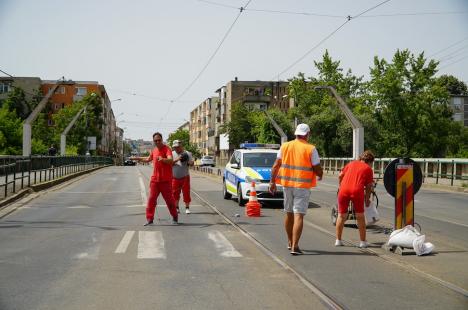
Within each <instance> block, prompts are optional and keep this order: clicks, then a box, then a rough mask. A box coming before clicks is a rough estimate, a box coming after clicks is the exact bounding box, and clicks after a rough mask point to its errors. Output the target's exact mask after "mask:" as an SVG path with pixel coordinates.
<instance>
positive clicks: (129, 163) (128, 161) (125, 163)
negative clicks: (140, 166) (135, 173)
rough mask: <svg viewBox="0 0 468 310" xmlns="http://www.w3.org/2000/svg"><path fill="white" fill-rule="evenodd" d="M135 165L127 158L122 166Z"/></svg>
mask: <svg viewBox="0 0 468 310" xmlns="http://www.w3.org/2000/svg"><path fill="white" fill-rule="evenodd" d="M135 165H136V162H135V161H133V160H131V159H129V158H127V159H126V160H125V161H124V166H135Z"/></svg>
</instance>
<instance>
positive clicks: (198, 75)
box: [161, 0, 252, 121]
mask: <svg viewBox="0 0 468 310" xmlns="http://www.w3.org/2000/svg"><path fill="white" fill-rule="evenodd" d="M251 1H252V0H248V1H247V2H246V4H245V5H244V6H243V7H240V8H239V13H238V14H237V16H236V18H235V19H234V21H233V22H232V23H231V25H230V26H229V28H228V30H227V31H226V33H225V34H224V36H223V37H222V39H221V41H220V42H219V43H218V46H217V47H216V49H215V50H214V52H213V53H212V54H211V56H210V57H209V58H208V61H207V62H206V63H205V65H204V66H203V68H202V69H201V70H200V72H199V73H198V74H197V75H196V76H195V78H194V79H193V80H192V81H191V82H190V83H189V84H188V86H187V87H186V88H185V89H184V90H183V91H182V92H181V93H180V94H179V95H178V96H177V97H175V98H174V99H173V100H171V101H170V103H169V106H168V108H167V111H166V113H165V114H164V116H163V117H162V118H161V121H162V120H163V119H165V118H166V117H167V115H168V114H169V111H170V109H171V107H172V105H173V104H174V102H177V101H179V99H180V98H182V97H183V96H184V95H185V94H186V93H187V92H188V91H189V90H190V88H192V86H193V85H194V84H195V83H196V82H197V81H198V79H199V78H200V77H201V75H202V74H203V72H205V70H206V68H208V66H209V65H210V63H211V61H212V60H213V59H214V57H215V56H216V54H217V53H218V51H219V50H220V48H221V46H222V45H223V43H224V41H225V40H226V38H227V37H228V35H229V34H230V33H231V30H232V28H234V25H235V24H236V23H237V20H238V19H239V17H240V16H241V14H242V13H243V12H244V10H245V9H246V8H247V7H248V6H249V4H250V2H251Z"/></svg>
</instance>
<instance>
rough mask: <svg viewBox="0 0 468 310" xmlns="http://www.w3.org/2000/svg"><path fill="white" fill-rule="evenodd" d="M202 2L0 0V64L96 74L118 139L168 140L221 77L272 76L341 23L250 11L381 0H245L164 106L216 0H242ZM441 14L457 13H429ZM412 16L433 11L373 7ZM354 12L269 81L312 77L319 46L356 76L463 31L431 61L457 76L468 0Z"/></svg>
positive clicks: (201, 46) (463, 66)
mask: <svg viewBox="0 0 468 310" xmlns="http://www.w3.org/2000/svg"><path fill="white" fill-rule="evenodd" d="M211 1H212V2H216V3H219V4H222V5H225V6H220V5H213V4H209V3H206V2H202V1H198V0H169V1H159V0H144V1H143V0H141V1H121V0H112V1H111V0H100V1H92V0H80V1H73V2H72V1H59V0H41V1H35V0H29V1H27V0H0V38H1V39H0V69H2V70H4V71H6V72H8V73H10V74H12V75H14V76H37V77H40V78H42V79H58V78H60V77H61V76H65V77H66V78H67V79H73V80H93V81H99V83H101V84H103V85H105V87H106V89H107V91H108V93H109V95H110V97H111V99H118V98H122V101H116V102H114V103H113V109H114V114H115V115H116V116H118V120H119V121H121V122H119V125H120V126H121V127H126V128H125V136H126V137H129V138H144V139H145V140H149V139H150V138H151V135H152V133H153V132H155V131H161V132H162V133H163V134H164V136H165V137H164V138H167V134H168V133H170V132H172V131H173V130H175V128H177V127H178V126H179V125H181V124H182V123H183V122H184V120H188V119H189V113H190V111H191V110H192V109H193V108H194V107H195V106H196V105H197V104H199V103H200V102H201V101H202V100H204V99H205V98H207V97H210V96H212V95H214V91H215V90H216V89H217V88H219V87H220V86H222V85H224V84H226V82H228V81H230V80H232V79H234V77H236V76H237V77H238V78H239V80H270V79H272V78H273V79H275V80H276V79H277V78H278V74H279V73H280V72H282V71H283V70H284V69H286V68H287V67H289V66H290V65H291V64H293V63H294V62H295V61H296V60H298V59H299V58H300V57H301V56H303V55H304V54H305V53H306V52H307V51H308V50H310V49H311V48H312V47H314V46H315V45H316V44H317V43H318V42H320V41H321V40H322V39H323V38H325V37H326V36H327V35H328V34H330V33H331V32H332V31H333V30H334V29H336V28H337V27H338V26H339V25H340V24H342V23H343V22H344V21H345V20H346V19H345V18H344V17H319V16H314V15H305V14H285V13H273V12H263V11H259V10H270V11H283V12H285V11H288V12H305V13H316V14H323V15H336V16H348V15H351V16H354V15H356V14H358V13H360V12H362V11H364V10H366V9H368V8H371V7H373V6H375V5H377V4H379V3H381V2H382V1H383V0H354V1H349V0H328V1H316V0H288V1H280V0H252V1H251V2H250V4H249V5H248V7H247V10H246V11H244V12H243V13H242V14H241V16H240V18H239V19H238V20H237V23H236V24H235V25H234V27H233V29H232V31H231V33H230V34H229V36H228V37H227V38H226V40H225V42H224V44H223V45H222V46H221V48H220V49H219V51H218V53H217V55H216V56H215V57H214V59H213V61H212V62H211V63H210V65H209V66H208V67H207V69H206V70H205V72H204V73H203V74H202V75H201V76H200V78H199V79H198V80H197V82H196V83H195V84H194V85H193V87H192V88H191V89H189V90H188V91H187V92H186V94H185V95H184V96H183V97H182V98H180V101H179V102H175V103H170V100H172V99H174V98H177V97H178V96H179V95H180V94H181V93H182V92H183V91H184V89H185V88H186V87H187V86H188V85H189V84H190V83H191V82H192V81H193V80H194V78H195V77H196V76H197V74H198V73H199V72H200V70H201V69H202V68H203V66H204V65H205V64H206V63H207V61H208V58H209V57H210V56H211V55H212V54H213V52H214V50H215V49H216V48H217V47H218V44H219V43H220V41H221V39H222V37H223V36H224V34H225V33H226V31H227V29H228V28H229V26H230V25H231V24H232V23H233V21H234V19H235V18H236V16H237V14H238V12H239V11H238V10H236V9H233V8H229V7H226V6H233V7H241V6H244V5H245V4H246V3H247V0H243V1H241V0H211ZM447 12H450V13H453V12H458V13H463V14H440V13H447ZM411 13H437V14H424V15H397V16H382V15H394V14H411ZM365 15H373V17H364V16H365ZM365 15H363V16H362V17H360V18H356V19H354V20H351V21H350V22H349V23H347V24H346V25H345V26H344V27H343V28H341V29H340V30H339V31H338V32H337V33H336V34H335V35H333V36H332V37H331V38H330V39H329V40H327V41H326V42H325V43H323V44H321V45H320V46H319V47H318V48H317V49H315V50H314V51H313V52H311V53H310V54H309V55H308V56H307V57H305V58H304V59H303V60H302V61H300V62H299V63H297V64H296V65H295V66H293V67H292V68H291V69H290V70H288V71H286V72H284V73H283V74H282V75H281V76H280V79H282V80H287V79H288V78H291V77H292V76H294V75H296V74H297V72H305V73H306V74H307V75H308V76H310V75H313V74H314V73H315V70H314V67H313V61H314V60H318V59H320V57H321V55H323V52H324V51H325V49H328V50H329V52H330V54H331V55H332V57H333V58H335V59H336V60H340V61H341V65H342V67H343V68H344V69H348V68H350V69H352V71H353V72H354V73H355V74H357V75H364V76H366V75H368V72H369V67H370V66H371V65H372V62H373V57H374V56H376V55H377V56H379V57H384V58H387V59H389V58H391V57H392V55H393V54H394V52H395V50H396V49H404V48H408V49H410V50H411V51H412V52H414V53H420V52H422V51H425V53H426V55H429V56H430V55H432V54H434V53H437V52H438V51H440V50H443V49H444V48H447V47H449V46H450V45H452V44H454V43H457V42H459V41H461V40H464V39H465V40H464V41H462V42H460V43H458V44H457V45H455V46H453V47H451V48H448V49H447V50H445V51H443V52H440V53H438V54H436V55H435V56H434V58H436V59H441V61H442V62H441V65H440V66H441V67H442V70H441V71H440V74H442V73H444V74H453V75H455V76H457V77H458V78H460V79H461V80H463V81H465V82H466V81H468V0H444V1H440V0H412V1H407V0H392V1H390V2H388V3H385V4H383V5H382V6H379V7H378V8H376V9H375V10H372V11H370V12H368V13H367V14H365ZM376 15H378V16H376ZM132 93H134V94H136V95H132ZM171 104H172V106H171V107H170V108H169V105H171ZM167 111H169V112H167ZM122 113H123V114H122ZM166 114H167V116H166V117H164V116H165V115H166Z"/></svg>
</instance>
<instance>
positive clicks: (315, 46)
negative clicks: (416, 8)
mask: <svg viewBox="0 0 468 310" xmlns="http://www.w3.org/2000/svg"><path fill="white" fill-rule="evenodd" d="M389 1H391V0H385V1H383V2H381V3H379V4H377V5H374V6H372V7H370V8H368V9H366V10H364V11H362V12H361V13H359V14H357V15H354V16H348V17H347V18H346V21H345V22H344V23H342V24H341V25H339V26H338V27H337V28H336V29H335V30H333V31H332V32H331V33H329V34H328V35H327V36H326V37H324V38H323V39H322V40H320V41H319V42H318V43H317V44H315V45H314V46H313V47H312V48H311V49H309V50H308V51H307V52H306V53H305V54H304V55H302V56H301V57H299V58H298V59H297V60H296V61H294V62H293V63H292V64H290V65H289V66H287V67H286V68H285V69H284V70H282V71H281V72H280V73H278V74H276V75H275V77H273V78H272V80H273V79H275V78H278V80H279V78H280V76H281V75H282V74H283V73H285V72H287V71H289V70H290V69H291V68H293V67H294V66H295V65H297V64H298V63H299V62H301V61H302V60H303V59H304V58H306V57H307V56H308V55H309V54H310V53H312V52H313V51H314V50H315V49H317V48H318V47H319V46H320V45H322V44H323V43H324V42H325V41H327V40H328V39H330V38H331V37H332V36H333V35H334V34H335V33H337V32H338V31H339V30H340V29H341V28H343V27H344V26H345V25H346V24H347V23H349V22H350V21H351V20H353V19H356V18H359V17H361V16H362V15H363V14H365V13H367V12H370V11H372V10H374V9H376V8H378V7H379V6H381V5H384V4H385V3H387V2H389Z"/></svg>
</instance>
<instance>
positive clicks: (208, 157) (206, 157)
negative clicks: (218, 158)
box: [203, 156, 213, 159]
mask: <svg viewBox="0 0 468 310" xmlns="http://www.w3.org/2000/svg"><path fill="white" fill-rule="evenodd" d="M203 159H213V157H212V156H203Z"/></svg>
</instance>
